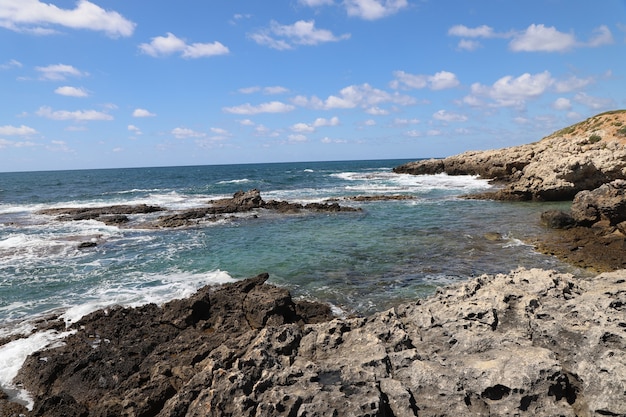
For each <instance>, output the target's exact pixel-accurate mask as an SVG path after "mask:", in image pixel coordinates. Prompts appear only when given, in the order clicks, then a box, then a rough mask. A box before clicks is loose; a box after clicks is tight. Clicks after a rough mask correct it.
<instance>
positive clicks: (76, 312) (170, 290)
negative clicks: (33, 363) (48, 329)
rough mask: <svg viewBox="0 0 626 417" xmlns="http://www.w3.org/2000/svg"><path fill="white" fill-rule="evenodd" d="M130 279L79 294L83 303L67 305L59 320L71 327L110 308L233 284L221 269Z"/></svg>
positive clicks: (159, 301)
mask: <svg viewBox="0 0 626 417" xmlns="http://www.w3.org/2000/svg"><path fill="white" fill-rule="evenodd" d="M129 279H130V280H131V282H126V283H124V282H120V283H117V284H116V285H107V284H105V285H102V286H99V287H95V288H93V289H91V290H90V291H87V292H86V293H83V294H80V297H81V299H82V300H83V301H82V302H81V303H80V304H78V305H73V306H69V305H68V306H66V310H65V312H64V313H63V314H62V315H61V318H62V319H64V320H65V322H66V323H67V324H68V325H70V324H71V323H75V322H76V321H78V320H80V319H81V318H82V317H83V316H85V315H86V314H89V313H91V312H94V311H96V310H99V309H101V308H106V307H110V306H112V305H121V306H124V307H136V306H140V305H145V304H149V303H154V304H163V303H165V302H168V301H171V300H173V299H177V298H186V297H189V296H191V295H192V294H193V293H194V292H195V291H197V290H198V289H199V288H200V287H203V286H205V285H209V284H224V283H228V282H233V281H235V279H234V278H232V277H231V276H230V275H229V274H228V273H227V272H224V271H221V270H216V271H213V272H208V273H191V272H170V273H167V274H142V275H141V276H133V277H129ZM77 296H78V295H77Z"/></svg>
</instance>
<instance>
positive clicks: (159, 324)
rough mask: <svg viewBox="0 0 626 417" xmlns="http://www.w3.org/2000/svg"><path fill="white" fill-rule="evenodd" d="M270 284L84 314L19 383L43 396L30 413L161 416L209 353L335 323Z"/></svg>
mask: <svg viewBox="0 0 626 417" xmlns="http://www.w3.org/2000/svg"><path fill="white" fill-rule="evenodd" d="M267 279H268V275H267V274H261V275H259V276H257V277H255V278H250V279H247V280H242V281H238V282H235V283H233V284H227V285H224V286H219V287H204V288H202V289H201V290H199V291H198V292H197V293H196V294H194V295H193V296H192V297H190V298H189V299H185V300H174V301H171V302H169V303H167V304H165V305H164V306H163V307H158V306H156V305H153V304H151V305H146V306H143V307H139V308H120V307H113V308H110V309H107V310H100V311H97V312H94V313H91V314H89V315H87V316H85V317H84V318H83V319H81V320H80V321H79V322H77V323H76V324H74V326H73V327H74V328H75V329H76V330H77V332H76V333H75V334H73V335H71V336H69V337H68V338H67V339H66V344H65V345H64V346H62V347H58V348H55V349H51V350H48V351H45V352H38V353H35V354H34V355H32V356H30V357H29V358H28V359H27V361H26V362H25V364H24V366H23V368H22V370H21V372H20V375H19V376H18V379H19V381H20V382H21V383H23V384H24V386H26V387H27V388H28V389H29V390H30V391H31V392H32V393H36V400H35V408H34V409H33V412H32V413H31V415H36V416H39V415H42V416H54V415H59V416H60V415H77V416H78V415H87V414H88V415H146V416H147V415H156V414H157V413H158V412H159V411H160V410H161V409H163V408H164V407H165V405H166V403H167V402H168V401H169V400H170V399H171V398H172V397H174V396H175V395H176V394H177V393H178V392H179V390H180V389H181V388H182V387H183V386H184V385H186V384H188V383H190V379H191V378H192V377H193V376H194V375H195V374H197V370H196V369H195V368H196V367H197V366H198V364H199V363H201V362H203V361H205V360H206V359H207V358H208V357H209V356H210V355H213V356H211V357H213V358H217V356H216V355H218V352H222V351H223V349H234V351H233V353H229V355H231V354H236V352H238V351H239V350H241V349H243V348H245V346H247V345H248V344H249V343H250V341H251V339H253V338H254V337H256V336H257V335H258V334H259V332H260V331H261V330H262V329H264V328H268V326H269V327H275V326H283V325H290V324H293V325H294V326H295V327H294V329H293V332H295V333H294V334H299V332H300V330H299V329H300V326H302V325H304V324H305V323H308V322H309V321H310V319H309V316H310V317H311V320H312V321H315V322H319V321H321V320H323V319H325V320H329V319H331V318H332V316H331V315H330V314H329V313H330V310H329V309H328V307H327V306H317V307H315V306H314V303H310V302H309V303H305V304H303V306H302V307H298V304H299V303H297V302H296V303H294V302H293V300H292V299H291V297H290V295H289V293H288V291H287V290H285V289H281V288H278V287H274V286H271V285H267V284H264V283H265V281H266V280H267ZM214 351H215V352H214ZM212 352H214V353H212ZM44 357H45V358H46V360H41V359H42V358H44ZM222 360H227V361H228V359H227V358H223V359H222ZM85 410H88V413H85Z"/></svg>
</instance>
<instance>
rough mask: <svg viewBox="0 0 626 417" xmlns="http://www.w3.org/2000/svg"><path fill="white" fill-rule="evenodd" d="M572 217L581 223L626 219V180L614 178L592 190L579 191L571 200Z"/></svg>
mask: <svg viewBox="0 0 626 417" xmlns="http://www.w3.org/2000/svg"><path fill="white" fill-rule="evenodd" d="M571 210H572V217H573V218H574V219H575V220H576V222H578V223H579V224H581V225H591V224H593V223H596V222H598V221H600V220H608V221H609V223H610V224H611V225H616V224H618V223H621V222H623V221H626V181H625V180H616V181H613V182H611V183H608V184H604V185H602V186H600V187H598V188H596V189H594V190H592V191H581V192H579V193H578V194H576V196H575V197H574V201H573V202H572V209H571Z"/></svg>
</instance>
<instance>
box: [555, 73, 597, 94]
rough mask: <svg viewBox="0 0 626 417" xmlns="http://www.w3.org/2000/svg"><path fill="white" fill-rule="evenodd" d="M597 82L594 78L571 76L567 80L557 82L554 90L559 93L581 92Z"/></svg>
mask: <svg viewBox="0 0 626 417" xmlns="http://www.w3.org/2000/svg"><path fill="white" fill-rule="evenodd" d="M594 81H595V80H594V79H593V78H578V77H575V76H571V77H569V78H568V79H566V80H562V81H557V82H556V84H555V85H554V88H555V90H556V92H557V93H568V92H570V91H574V90H580V89H581V88H584V87H586V86H588V85H589V84H592V83H593V82H594Z"/></svg>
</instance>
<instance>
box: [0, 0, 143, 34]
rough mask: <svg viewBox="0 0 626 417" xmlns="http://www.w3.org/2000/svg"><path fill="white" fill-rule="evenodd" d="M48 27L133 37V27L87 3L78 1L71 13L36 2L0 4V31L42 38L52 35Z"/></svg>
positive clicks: (5, 1) (7, 0) (15, 0)
mask: <svg viewBox="0 0 626 417" xmlns="http://www.w3.org/2000/svg"><path fill="white" fill-rule="evenodd" d="M50 26H63V27H67V28H70V29H87V30H94V31H100V32H104V33H106V34H107V35H108V36H110V37H119V36H125V37H127V36H131V35H132V34H133V32H134V30H135V26H136V25H135V23H133V22H132V21H130V20H128V19H126V18H124V17H123V16H122V15H121V14H119V13H118V12H115V11H108V10H104V9H103V8H101V7H100V6H97V5H96V4H93V3H91V2H89V1H87V0H79V1H78V2H77V3H76V7H75V8H74V9H63V8H60V7H57V6H55V5H53V4H49V3H44V2H41V1H39V0H3V1H2V2H0V27H4V28H6V29H9V30H13V31H16V32H29V33H34V34H40V35H46V34H51V33H55V30H54V29H50Z"/></svg>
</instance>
